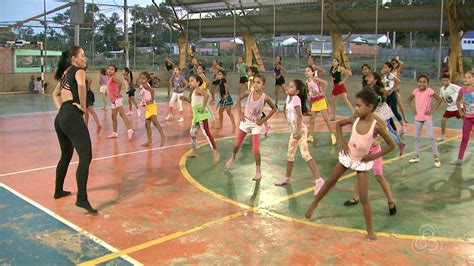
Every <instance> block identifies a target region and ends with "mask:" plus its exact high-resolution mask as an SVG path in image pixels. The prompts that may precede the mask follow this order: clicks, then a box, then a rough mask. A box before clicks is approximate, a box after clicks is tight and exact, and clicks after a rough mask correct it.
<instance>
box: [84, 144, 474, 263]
mask: <svg viewBox="0 0 474 266" xmlns="http://www.w3.org/2000/svg"><path fill="white" fill-rule="evenodd" d="M459 137H460V136H455V137H453V138H450V139H447V140H445V141H442V142H439V144H444V143H447V142H449V141H453V140H455V139H457V138H459ZM204 145H207V143H202V144H200V145H199V147H202V146H204ZM429 148H431V146H426V147H424V148H422V149H421V150H427V149H429ZM190 153H191V150H188V151H187V152H186V153H185V154H184V155H183V156H182V157H181V159H180V161H179V168H180V170H181V173H182V174H183V176H184V177H185V178H186V179H187V180H188V181H189V182H190V183H191V184H192V185H194V186H196V188H198V189H199V190H201V191H202V192H204V193H206V194H208V195H211V196H213V197H215V198H218V199H220V200H223V201H225V202H227V203H230V204H232V205H235V206H238V207H241V208H243V209H245V211H241V212H236V213H234V214H231V215H228V216H224V217H221V218H218V219H216V220H212V221H210V222H207V223H205V224H203V225H201V226H198V227H194V228H192V229H190V230H187V231H184V232H177V233H173V234H170V235H167V236H164V237H161V238H159V239H155V240H151V241H148V242H145V243H142V244H139V245H137V246H133V247H130V248H127V249H124V250H121V251H119V252H116V253H112V254H110V255H106V256H103V257H100V258H97V259H94V260H91V261H88V262H85V263H82V264H80V265H94V264H97V263H102V262H106V261H109V260H112V259H114V258H117V257H119V256H121V255H125V254H130V253H133V252H136V251H140V250H143V249H146V248H150V247H152V246H155V245H158V244H162V243H164V242H167V241H170V240H173V239H176V238H180V237H182V236H185V235H188V234H192V233H195V232H198V231H201V230H204V229H206V228H209V227H211V226H213V225H215V224H217V223H220V222H226V221H230V220H232V219H234V218H237V217H240V216H242V215H245V214H246V213H247V212H250V211H253V212H258V213H267V214H270V215H272V216H274V217H277V218H280V219H282V220H285V221H293V222H297V223H302V224H307V225H311V226H315V227H321V228H326V229H332V230H337V231H342V232H349V233H360V234H365V233H366V231H365V230H360V229H354V228H348V227H341V226H334V225H326V224H317V223H314V222H311V221H308V220H303V219H298V218H294V217H290V216H286V215H281V214H278V213H274V212H271V211H268V210H266V209H264V208H268V207H270V206H273V205H275V204H278V203H280V202H283V201H287V200H290V199H292V198H295V197H298V196H301V195H303V194H306V193H309V192H312V191H313V190H314V186H313V187H310V188H307V189H304V190H301V191H298V192H297V193H293V194H291V195H287V196H285V197H282V198H280V199H278V200H276V201H274V202H272V203H269V204H265V205H262V206H257V207H252V206H249V205H247V204H244V203H241V202H238V201H235V200H232V199H230V198H227V197H225V196H223V195H221V194H218V193H216V192H214V191H212V190H209V189H207V188H206V187H204V186H203V185H201V184H200V183H199V182H197V181H196V180H195V179H194V178H193V177H192V176H191V174H190V173H189V172H188V170H187V169H186V160H187V157H188V155H189V154H190ZM412 154H414V152H411V153H407V154H405V155H403V156H399V157H395V158H392V159H389V160H387V161H386V162H384V163H385V164H388V163H392V162H394V161H398V160H400V159H402V158H405V157H407V156H409V155H412ZM355 174H356V173H355V172H352V173H350V174H347V175H344V176H343V177H342V178H341V179H339V181H342V180H345V179H347V178H349V177H351V176H354V175H355ZM377 236H382V237H390V238H399V239H417V238H419V236H416V235H408V234H389V233H385V232H377ZM430 239H433V240H439V241H447V242H463V243H474V239H468V240H460V239H454V238H447V237H433V238H430Z"/></svg>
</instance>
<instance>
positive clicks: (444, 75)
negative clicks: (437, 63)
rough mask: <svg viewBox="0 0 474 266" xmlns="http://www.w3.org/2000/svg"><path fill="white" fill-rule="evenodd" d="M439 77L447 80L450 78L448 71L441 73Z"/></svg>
mask: <svg viewBox="0 0 474 266" xmlns="http://www.w3.org/2000/svg"><path fill="white" fill-rule="evenodd" d="M440 79H449V80H451V76H450V75H449V73H443V75H441V78H440Z"/></svg>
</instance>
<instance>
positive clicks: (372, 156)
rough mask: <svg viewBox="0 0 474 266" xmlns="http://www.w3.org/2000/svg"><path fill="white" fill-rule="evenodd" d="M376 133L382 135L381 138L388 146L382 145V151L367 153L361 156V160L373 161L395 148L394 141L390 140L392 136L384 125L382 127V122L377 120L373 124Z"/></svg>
mask: <svg viewBox="0 0 474 266" xmlns="http://www.w3.org/2000/svg"><path fill="white" fill-rule="evenodd" d="M374 131H375V132H374V133H376V134H378V135H380V136H382V138H383V139H384V140H385V142H386V143H387V145H388V146H386V147H384V148H383V149H382V151H380V152H379V153H375V154H370V153H369V154H367V155H365V156H364V157H362V160H361V161H362V162H370V161H373V160H375V159H377V158H379V157H381V156H384V155H385V154H387V153H389V152H391V151H392V150H393V149H395V142H394V141H393V140H392V138H391V137H390V136H389V135H388V132H387V129H386V127H384V126H383V125H382V124H380V123H379V122H378V121H377V124H375V130H374Z"/></svg>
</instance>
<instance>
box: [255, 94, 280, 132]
mask: <svg viewBox="0 0 474 266" xmlns="http://www.w3.org/2000/svg"><path fill="white" fill-rule="evenodd" d="M265 103H267V104H268V105H269V106H270V107H271V108H272V110H271V111H270V113H269V114H268V115H266V116H265V117H264V118H263V119H260V120H258V122H257V125H259V126H260V125H261V124H263V123H265V122H267V120H268V119H270V117H272V115H273V114H275V113H276V111H277V108H276V106H275V104H274V103H273V101H272V98H270V97H268V95H265Z"/></svg>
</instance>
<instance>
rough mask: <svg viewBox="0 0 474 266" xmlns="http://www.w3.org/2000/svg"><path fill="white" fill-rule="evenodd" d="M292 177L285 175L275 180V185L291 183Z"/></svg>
mask: <svg viewBox="0 0 474 266" xmlns="http://www.w3.org/2000/svg"><path fill="white" fill-rule="evenodd" d="M290 181H291V177H288V176H285V177H283V178H282V179H280V180H278V181H276V182H275V186H283V185H286V184H288V183H290Z"/></svg>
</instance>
